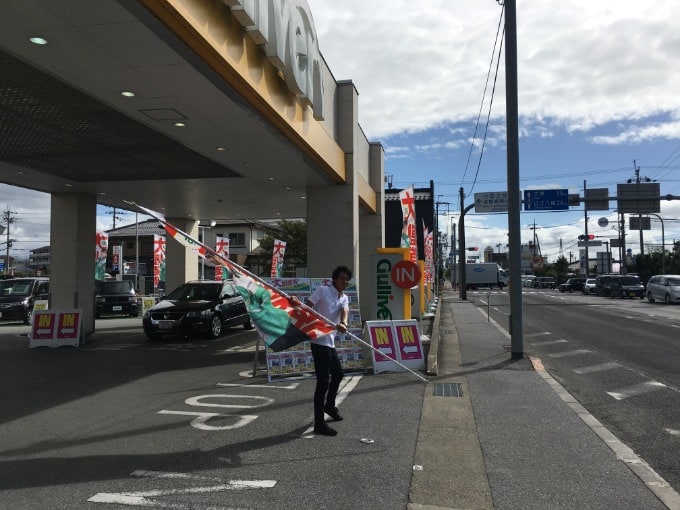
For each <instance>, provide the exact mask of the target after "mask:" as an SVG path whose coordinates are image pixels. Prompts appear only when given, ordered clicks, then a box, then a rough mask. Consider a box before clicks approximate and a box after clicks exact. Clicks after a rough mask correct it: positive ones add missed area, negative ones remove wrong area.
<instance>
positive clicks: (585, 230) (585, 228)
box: [579, 179, 590, 278]
mask: <svg viewBox="0 0 680 510" xmlns="http://www.w3.org/2000/svg"><path fill="white" fill-rule="evenodd" d="M586 189H587V188H586V180H585V179H583V196H584V197H585V196H586V195H587V192H586ZM583 214H584V215H585V218H584V221H583V233H584V234H585V238H584V239H585V244H586V245H585V247H584V250H583V252H584V253H585V257H586V267H585V273H584V268H581V271H579V273H580V275H581V276H585V277H586V278H588V275H590V260H589V259H590V254H589V253H588V202H586V201H585V200H584V201H583Z"/></svg>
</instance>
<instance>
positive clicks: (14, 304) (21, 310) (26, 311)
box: [0, 277, 50, 324]
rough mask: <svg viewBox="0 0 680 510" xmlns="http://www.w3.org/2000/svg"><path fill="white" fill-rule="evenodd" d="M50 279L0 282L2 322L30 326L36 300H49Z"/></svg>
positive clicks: (36, 278) (15, 279)
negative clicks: (20, 322) (15, 322)
mask: <svg viewBox="0 0 680 510" xmlns="http://www.w3.org/2000/svg"><path fill="white" fill-rule="evenodd" d="M49 293H50V279H49V278H45V277H35V278H10V279H9V280H0V320H3V321H22V322H23V323H24V324H30V323H31V319H32V318H33V305H34V304H35V301H36V300H39V299H48V297H49Z"/></svg>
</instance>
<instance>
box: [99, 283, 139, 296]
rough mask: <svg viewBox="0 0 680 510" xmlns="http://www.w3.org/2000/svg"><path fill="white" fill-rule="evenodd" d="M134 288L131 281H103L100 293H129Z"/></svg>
mask: <svg viewBox="0 0 680 510" xmlns="http://www.w3.org/2000/svg"><path fill="white" fill-rule="evenodd" d="M130 290H132V285H131V282H102V284H101V286H100V289H99V293H100V294H129V293H130Z"/></svg>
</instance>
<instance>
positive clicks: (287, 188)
mask: <svg viewBox="0 0 680 510" xmlns="http://www.w3.org/2000/svg"><path fill="white" fill-rule="evenodd" d="M283 189H285V190H286V191H290V190H292V189H293V188H291V187H290V186H286V187H285V188H283Z"/></svg>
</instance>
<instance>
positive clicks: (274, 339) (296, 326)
mask: <svg viewBox="0 0 680 510" xmlns="http://www.w3.org/2000/svg"><path fill="white" fill-rule="evenodd" d="M134 205H136V206H137V207H139V208H140V209H141V210H142V211H144V213H145V214H148V215H149V216H152V217H154V218H156V219H157V220H158V221H160V222H161V223H162V224H163V227H164V228H165V231H166V232H167V234H168V235H169V236H170V237H172V238H174V239H175V240H176V241H178V242H179V243H180V244H182V245H183V246H186V247H188V248H191V249H192V250H194V251H195V252H196V253H198V255H199V256H200V257H205V259H206V260H209V261H210V262H213V263H214V264H215V265H216V266H226V267H227V269H229V271H230V272H231V273H232V278H233V280H234V284H235V286H236V288H237V289H238V291H239V293H240V294H241V295H242V296H243V299H244V300H245V302H246V307H247V308H248V313H249V314H250V318H251V320H252V321H253V324H255V328H256V329H257V331H258V333H259V334H260V336H261V337H262V339H263V340H264V342H265V344H266V345H267V347H269V348H271V349H272V350H273V351H275V352H279V351H283V350H284V349H287V348H288V347H291V346H293V345H295V344H298V343H300V342H303V341H305V340H312V339H315V338H319V337H321V336H324V335H328V334H329V333H332V332H333V331H335V324H333V323H332V322H331V321H329V320H328V319H326V318H325V317H323V316H322V315H320V314H318V313H317V312H316V311H314V310H313V309H311V308H309V307H308V306H305V305H304V304H302V303H300V302H299V301H297V300H296V301H293V300H292V299H291V297H290V296H288V295H286V294H284V293H283V292H281V291H280V290H278V289H276V288H274V287H272V286H271V285H269V284H268V283H267V282H265V281H264V280H262V279H261V278H259V277H257V276H255V275H254V274H252V273H251V272H249V271H247V270H245V269H244V268H242V267H241V266H239V265H238V264H236V263H234V262H232V261H231V260H229V259H227V258H225V257H223V256H222V255H220V254H219V253H217V251H215V250H212V249H211V248H208V246H206V245H205V244H203V243H201V242H199V241H197V240H196V239H194V238H192V237H191V236H189V235H188V234H186V233H185V232H182V231H181V230H179V229H178V228H176V227H175V226H174V225H171V224H170V223H168V222H167V221H166V220H165V217H164V216H163V215H162V214H160V213H157V212H155V211H152V210H150V209H146V208H145V207H142V206H140V205H137V204H134Z"/></svg>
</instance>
